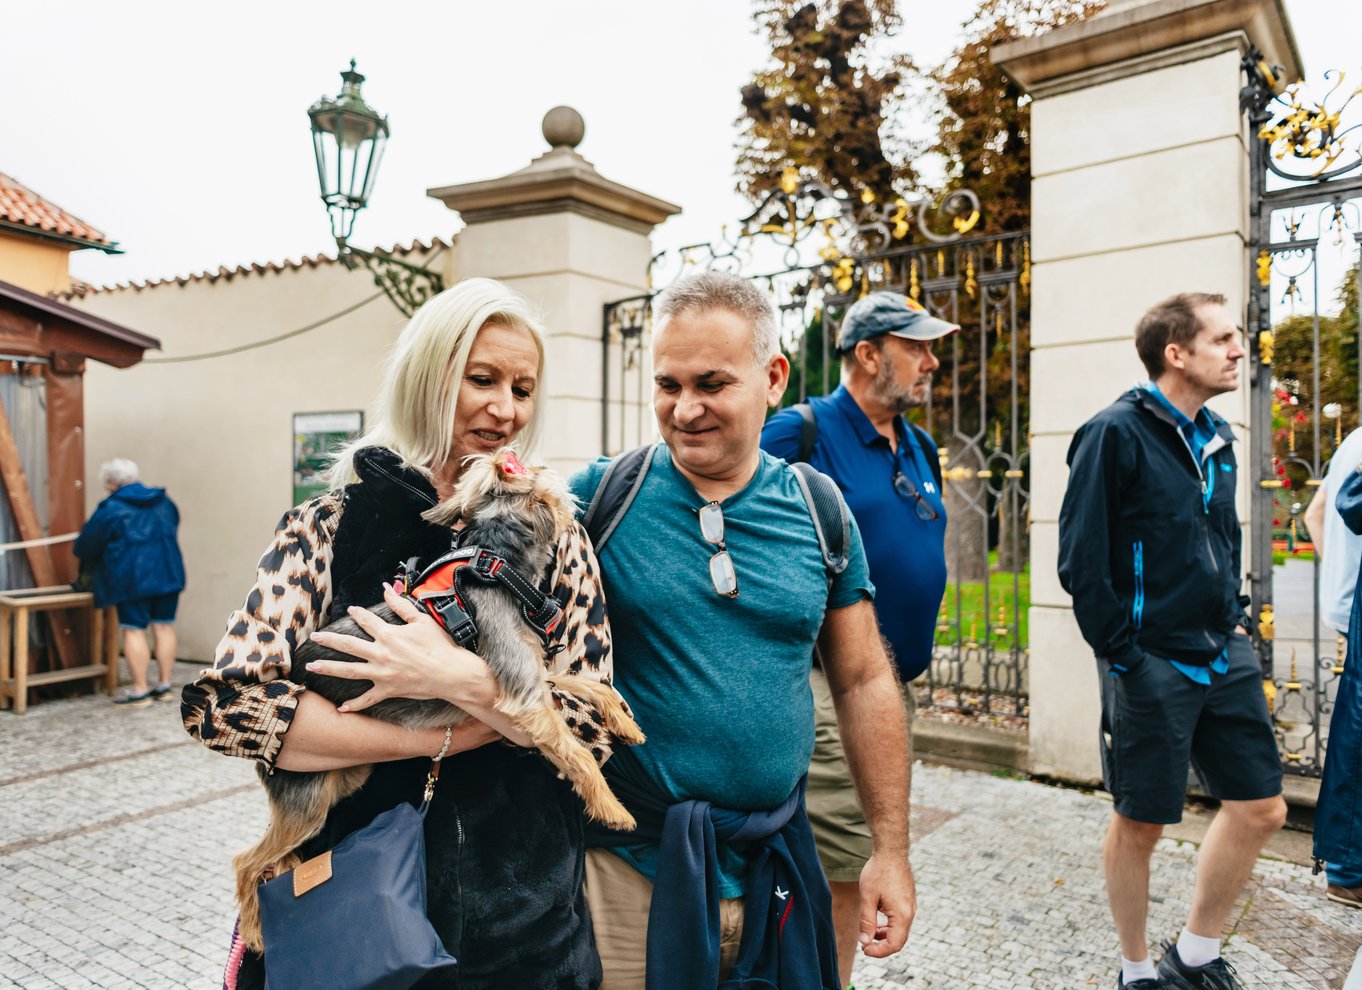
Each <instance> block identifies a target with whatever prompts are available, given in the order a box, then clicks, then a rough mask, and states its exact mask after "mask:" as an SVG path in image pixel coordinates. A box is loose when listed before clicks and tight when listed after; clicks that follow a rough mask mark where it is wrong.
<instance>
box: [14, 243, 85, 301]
mask: <svg viewBox="0 0 1362 990" xmlns="http://www.w3.org/2000/svg"><path fill="white" fill-rule="evenodd" d="M71 250H72V249H71V248H70V247H67V246H66V245H62V244H56V243H53V242H50V241H43V240H40V239H39V238H36V237H24V236H23V235H20V234H11V233H7V232H4V231H0V281H4V282H9V283H10V284H11V285H17V286H19V288H21V289H28V290H29V291H30V292H37V293H39V294H41V295H47V294H48V293H51V292H65V291H66V290H67V289H69V288H71V276H70V274H69V273H68V270H67V261H68V259H69V257H70V254H71Z"/></svg>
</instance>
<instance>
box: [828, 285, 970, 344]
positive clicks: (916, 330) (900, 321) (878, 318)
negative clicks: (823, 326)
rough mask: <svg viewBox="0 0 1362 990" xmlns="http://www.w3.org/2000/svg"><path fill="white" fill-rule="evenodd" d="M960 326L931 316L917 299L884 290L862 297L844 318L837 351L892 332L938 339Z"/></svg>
mask: <svg viewBox="0 0 1362 990" xmlns="http://www.w3.org/2000/svg"><path fill="white" fill-rule="evenodd" d="M959 329H960V327H959V326H957V325H956V324H954V323H947V322H946V321H945V320H938V319H937V318H936V317H935V316H932V315H931V314H930V313H928V312H927V310H926V309H925V308H924V307H923V305H922V304H921V303H920V302H918V301H917V300H916V299H913V298H911V297H909V296H905V295H904V294H903V293H901V292H890V291H889V290H887V289H881V290H880V291H879V292H872V293H870V294H869V295H866V296H863V297H862V298H860V299H858V300H856V302H855V303H854V304H852V306H851V308H850V309H848V310H847V312H846V316H844V317H842V329H841V331H840V332H839V333H838V334H837V350H838V351H839V352H841V353H845V352H847V351H849V350H851V349H852V348H853V347H855V346H856V345H857V344H858V343H860V342H861V341H862V340H874V339H875V338H876V337H881V336H883V335H884V334H887V333H891V334H893V335H894V336H895V337H906V338H908V339H909V340H937V339H939V338H941V337H944V336H946V335H947V334H950V333H955V332H956V331H957V330H959Z"/></svg>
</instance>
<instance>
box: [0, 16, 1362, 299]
mask: <svg viewBox="0 0 1362 990" xmlns="http://www.w3.org/2000/svg"><path fill="white" fill-rule="evenodd" d="M973 7H974V2H973V0H900V8H901V9H902V10H903V11H904V13H905V15H906V19H907V22H908V26H907V27H906V28H905V29H904V30H903V31H902V33H901V36H900V38H899V39H898V41H899V44H900V45H901V46H902V48H903V50H905V51H907V52H908V53H909V54H911V55H912V56H913V57H914V58H915V59H916V60H917V61H918V63H919V64H921V65H932V64H935V63H937V62H939V61H940V60H941V59H942V58H943V57H944V56H945V55H946V54H948V53H949V51H950V50H951V49H952V47H953V46H954V44H955V42H956V41H957V39H958V36H959V27H960V22H961V21H962V20H963V19H964V18H965V17H966V16H967V15H968V13H969V11H970V10H971V9H972V8H973ZM1286 7H1287V10H1288V12H1289V13H1290V15H1291V17H1292V20H1293V26H1294V28H1295V31H1296V37H1297V40H1298V43H1299V46H1300V49H1301V52H1302V54H1303V56H1304V59H1305V62H1306V68H1307V72H1308V73H1309V75H1310V77H1311V78H1316V77H1318V75H1319V74H1320V73H1322V72H1323V70H1324V69H1326V68H1329V67H1331V66H1344V67H1347V66H1352V67H1353V70H1354V72H1355V73H1356V72H1357V69H1358V67H1359V65H1360V64H1362V55H1359V53H1358V50H1357V48H1356V40H1357V38H1358V37H1359V35H1362V13H1359V9H1360V8H1359V5H1358V3H1357V0H1286ZM5 36H6V44H5V46H4V47H5V51H4V53H3V55H0V93H3V94H4V97H3V100H0V172H5V173H7V174H9V175H11V176H13V177H15V178H17V179H19V180H20V181H21V182H23V183H25V184H26V185H28V186H30V187H31V188H33V189H35V190H36V191H38V192H39V193H40V194H42V195H44V196H46V197H47V198H49V199H51V200H52V201H54V202H56V203H58V204H60V205H61V206H63V207H65V208H66V209H68V210H70V211H72V212H73V213H75V214H77V215H78V216H80V217H82V218H83V219H85V220H86V221H88V222H89V223H91V224H93V225H94V226H96V227H98V228H100V229H102V230H104V231H105V232H106V233H107V234H108V235H109V236H110V237H112V238H114V239H115V240H117V241H119V242H120V243H121V245H122V246H123V248H124V249H125V251H126V253H125V254H123V255H119V256H108V255H104V254H102V253H100V252H94V251H83V252H78V253H76V254H75V255H73V256H72V265H71V267H72V272H73V274H75V275H76V276H77V277H79V278H83V279H85V280H87V281H91V282H94V283H97V284H108V283H112V282H116V281H125V280H130V279H148V278H157V277H165V276H170V275H175V274H182V273H188V272H194V271H201V270H204V269H214V268H216V267H218V266H219V265H228V266H234V265H237V264H244V263H249V262H252V261H261V262H263V261H269V260H282V259H283V258H286V257H298V256H300V255H304V254H310V253H316V252H321V251H328V250H334V244H333V243H332V242H331V240H330V234H329V228H328V224H327V218H326V215H325V210H324V208H323V206H322V204H321V202H320V200H319V199H318V195H317V192H318V191H317V180H316V169H315V166H314V164H313V159H312V149H311V141H310V137H309V133H308V122H307V117H306V110H307V108H308V106H309V105H310V104H311V103H312V102H313V101H314V100H316V99H317V98H318V97H319V96H322V95H334V94H335V93H336V91H337V90H338V88H339V85H340V77H339V75H338V73H339V71H340V70H341V69H342V68H344V67H345V66H346V65H347V63H348V61H349V59H350V58H352V57H353V58H355V59H357V60H358V63H359V70H360V71H361V72H363V73H364V74H365V75H367V76H368V82H366V83H365V86H364V95H365V97H366V99H367V100H368V101H369V103H370V104H371V105H373V106H374V107H376V108H378V109H379V110H380V111H381V112H383V113H386V114H387V115H388V117H389V120H390V122H391V126H392V138H391V140H390V141H389V144H388V149H387V152H386V155H385V157H384V159H383V166H382V171H381V174H380V175H379V177H378V184H377V187H376V192H375V195H374V197H373V200H372V203H371V205H370V207H369V209H367V210H365V211H364V213H363V214H361V216H360V218H359V220H358V222H357V225H356V228H355V233H354V236H353V238H352V241H353V242H354V243H356V244H359V245H362V246H370V245H381V246H386V245H390V244H392V243H394V242H405V241H409V240H411V239H412V238H414V237H420V238H429V237H431V236H435V235H439V236H445V237H447V236H449V235H450V234H451V233H453V231H454V230H455V229H457V226H458V224H457V219H456V217H455V215H454V214H452V213H451V212H450V211H448V210H447V209H446V208H445V207H444V206H443V205H441V204H440V203H438V202H436V201H434V200H431V199H428V198H427V197H426V195H425V190H426V189H427V188H429V187H433V186H442V185H450V184H453V183H459V182H470V181H474V180H478V179H486V178H492V177H495V176H499V175H503V174H505V173H507V172H510V171H513V170H515V169H518V168H521V167H523V166H524V165H526V164H527V163H528V162H529V161H530V159H531V158H533V157H534V156H536V155H538V154H540V153H542V152H543V151H545V150H547V148H546V146H545V144H544V142H543V139H542V137H541V136H540V133H539V123H540V119H541V118H542V116H543V114H544V112H545V111H546V110H548V109H549V108H550V107H552V106H554V105H556V104H559V103H567V104H570V105H572V106H575V107H576V108H577V109H578V110H579V111H581V113H582V115H583V116H584V117H585V119H586V127H587V132H586V139H585V141H584V142H583V143H582V145H581V146H580V148H579V149H578V150H579V151H581V152H582V154H584V155H585V156H586V157H587V158H588V159H590V160H591V161H592V162H594V163H595V165H596V166H597V168H599V169H600V171H601V172H602V173H603V174H604V175H606V176H608V177H609V178H612V179H615V180H618V181H620V182H623V183H626V184H628V185H632V186H635V187H637V188H639V189H642V190H643V191H645V192H648V193H652V194H653V195H656V196H660V197H662V198H664V199H668V200H671V201H672V202H675V203H677V204H679V205H680V206H682V207H683V208H684V211H685V212H684V214H683V215H682V216H680V217H678V218H675V219H673V220H671V221H669V222H668V223H667V224H666V225H664V226H663V227H662V228H660V230H659V232H658V234H657V240H658V242H659V243H660V244H662V245H663V246H674V245H678V244H682V243H689V242H693V241H701V240H709V239H711V238H712V237H713V236H715V235H716V234H717V232H718V230H719V228H720V226H721V225H722V224H724V223H730V222H732V221H733V220H735V219H737V218H738V217H739V216H741V215H742V214H743V212H744V207H745V202H744V201H743V200H742V199H741V197H739V196H738V195H737V194H736V193H735V192H734V191H733V189H734V182H735V180H734V173H733V158H734V146H735V142H736V137H737V130H736V127H735V124H734V121H735V119H736V118H737V116H738V113H739V111H740V105H739V102H738V91H739V89H740V87H741V86H742V85H743V84H744V83H745V82H746V81H747V80H748V79H749V77H750V75H751V73H752V71H753V70H754V69H755V68H757V67H758V66H760V65H762V64H763V63H764V61H765V59H766V53H765V50H764V48H763V44H762V41H761V39H760V38H759V37H757V35H756V34H755V32H754V29H753V24H752V21H751V18H750V4H749V3H747V2H745V0H669V2H660V0H577V2H563V0H555V2H548V0H500V2H496V3H486V2H478V3H470V2H468V0H447V2H444V3H439V4H436V3H429V2H428V3H414V2H407V0H387V2H385V3H354V2H348V0H333V2H330V3H326V4H311V3H309V4H301V3H288V2H279V0H276V2H274V3H270V4H265V3H259V2H255V0H248V2H239V3H235V4H230V5H229V4H213V5H207V4H195V3H185V2H183V0H179V2H175V3H170V2H159V0H158V2H126V0H125V2H122V3H109V2H108V0H78V2H72V0H65V2H61V3H55V2H53V3H32V2H30V3H26V4H22V5H6V9H5Z"/></svg>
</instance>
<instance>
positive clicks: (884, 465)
mask: <svg viewBox="0 0 1362 990" xmlns="http://www.w3.org/2000/svg"><path fill="white" fill-rule="evenodd" d="M809 404H810V405H811V406H812V407H813V411H814V415H815V416H816V417H817V420H818V441H817V443H815V444H814V448H813V453H812V454H811V455H810V456H809V463H810V464H811V465H812V466H813V467H815V468H817V469H818V470H819V471H822V472H823V473H824V474H826V475H828V476H829V477H831V478H832V479H833V480H834V481H836V482H837V484H838V486H839V487H840V488H841V489H842V492H843V494H844V495H845V496H846V501H847V505H848V506H849V507H850V509H851V512H852V515H854V516H855V517H856V522H857V523H858V524H859V525H860V528H861V535H862V538H863V540H864V542H865V556H866V560H867V562H868V563H869V565H870V580H871V581H872V582H873V583H874V585H875V612H876V614H877V615H878V617H879V620H880V631H881V632H882V633H883V634H884V636H885V638H886V639H887V640H889V645H890V646H891V647H893V650H894V662H895V664H896V665H897V667H898V671H899V676H900V677H901V678H902V679H903V680H904V681H905V682H907V681H910V680H912V679H913V678H915V677H917V676H918V675H919V674H921V673H922V672H923V671H924V670H926V669H927V667H928V665H929V664H930V663H931V660H932V642H933V638H934V637H935V635H936V616H937V610H938V609H940V608H941V596H942V595H943V594H944V593H945V591H946V507H945V506H944V505H943V504H942V502H941V492H939V491H938V490H937V486H936V477H935V475H934V474H933V473H932V462H933V461H935V460H936V444H934V443H932V441H931V439H930V438H929V437H926V436H924V435H923V433H922V432H921V431H919V430H914V429H912V428H911V427H910V426H909V425H908V423H907V421H906V420H904V418H903V417H902V416H899V417H896V418H895V420H894V430H895V433H896V435H897V438H898V441H897V445H896V446H897V449H895V450H891V449H890V447H889V440H888V438H887V437H884V436H882V435H881V434H880V433H879V431H877V430H876V429H875V427H874V426H873V425H871V422H870V420H869V419H868V418H867V417H866V414H865V413H863V412H862V411H861V407H860V406H858V405H856V400H855V399H853V398H852V397H851V393H850V392H848V391H847V390H846V386H845V385H843V386H839V387H838V388H837V390H836V391H835V392H833V393H832V394H831V395H828V396H822V397H819V398H814V399H810V400H809ZM803 427H804V420H803V419H802V417H800V415H799V413H798V411H796V410H793V409H785V410H782V411H781V412H778V413H776V414H775V415H774V416H772V417H771V418H770V419H768V420H767V421H766V426H765V428H764V429H763V430H762V431H761V446H762V449H763V450H765V451H767V452H768V453H771V454H774V455H775V456H776V457H783V458H785V459H786V460H787V461H793V460H795V459H796V458H797V457H798V456H799V439H800V434H801V433H802V432H803ZM898 472H902V473H903V475H904V477H906V478H907V479H908V480H909V481H911V482H912V483H913V485H914V486H915V487H916V488H917V490H918V492H920V493H921V495H922V497H923V499H924V500H925V501H926V502H927V504H928V505H930V506H931V507H932V509H934V510H935V511H936V519H934V520H931V521H928V520H924V519H921V518H919V516H918V513H917V510H916V508H915V506H914V503H915V501H916V500H915V499H913V498H911V497H909V496H907V495H903V494H900V493H899V492H898V490H896V489H895V487H894V476H895V474H897V473H898Z"/></svg>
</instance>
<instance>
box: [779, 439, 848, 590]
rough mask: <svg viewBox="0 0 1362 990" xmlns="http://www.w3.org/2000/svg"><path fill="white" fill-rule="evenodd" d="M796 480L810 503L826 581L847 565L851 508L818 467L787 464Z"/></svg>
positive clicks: (830, 581)
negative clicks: (826, 572) (825, 571)
mask: <svg viewBox="0 0 1362 990" xmlns="http://www.w3.org/2000/svg"><path fill="white" fill-rule="evenodd" d="M790 466H791V467H792V468H794V473H795V480H796V481H798V482H799V490H800V491H801V492H803V494H804V501H805V502H807V503H808V506H809V516H810V517H811V518H812V519H813V528H814V531H815V532H816V533H817V534H818V548H819V549H820V550H822V551H823V563H824V564H825V565H827V569H828V583H829V584H831V583H832V578H833V576H834V575H837V574H841V573H842V572H843V571H844V570H846V569H847V563H848V557H847V548H848V547H849V546H850V544H851V511H850V510H849V509H848V508H847V504H846V501H845V500H844V499H843V498H842V493H841V491H839V490H838V488H837V483H836V482H835V481H833V480H832V479H831V478H829V477H828V476H827V475H826V474H823V473H822V472H821V471H816V470H814V469H813V468H812V467H810V466H809V465H808V464H806V463H804V462H803V461H800V462H799V463H797V464H792V465H790Z"/></svg>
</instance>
